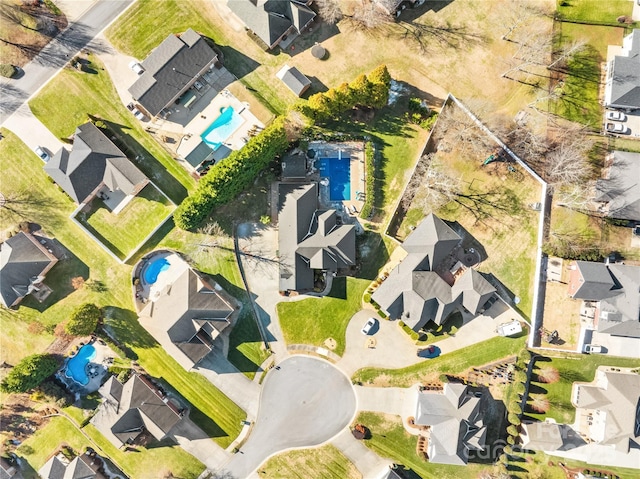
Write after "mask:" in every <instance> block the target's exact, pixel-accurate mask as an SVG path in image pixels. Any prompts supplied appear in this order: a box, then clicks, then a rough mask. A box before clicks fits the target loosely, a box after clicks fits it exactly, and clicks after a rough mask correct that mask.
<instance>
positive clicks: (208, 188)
mask: <svg viewBox="0 0 640 479" xmlns="http://www.w3.org/2000/svg"><path fill="white" fill-rule="evenodd" d="M284 121H285V120H284V118H283V117H279V118H277V119H276V120H274V121H273V123H271V124H270V125H269V126H268V127H267V128H265V129H264V130H263V131H262V132H261V133H260V134H258V135H256V136H254V137H253V138H251V139H250V140H249V141H248V142H247V144H246V145H245V146H244V148H242V149H241V150H237V151H234V152H233V153H231V155H229V156H228V157H227V158H225V159H224V160H223V161H221V162H219V163H216V164H215V165H214V166H213V168H211V169H210V170H209V173H207V174H206V175H205V176H204V177H203V178H202V179H201V180H200V183H199V184H198V188H197V189H196V191H195V192H194V193H193V194H192V195H191V196H189V197H188V198H186V199H185V200H184V201H183V202H182V204H180V206H179V207H178V208H177V209H176V211H175V214H174V217H173V218H174V221H175V223H176V226H178V228H181V229H183V230H192V229H194V228H196V227H197V226H199V225H200V224H201V223H202V221H203V220H204V219H205V218H206V217H207V216H208V215H209V213H210V212H211V210H213V209H214V208H216V207H218V206H221V205H223V204H226V203H227V202H229V201H230V200H232V199H233V198H235V197H236V196H237V195H238V194H240V193H241V192H242V191H243V190H244V189H245V188H246V187H247V186H249V185H250V184H251V183H252V182H253V180H254V179H255V177H256V175H257V174H258V173H259V172H260V171H262V170H263V169H264V168H266V167H267V166H268V165H269V163H271V161H273V160H274V159H275V158H276V157H277V156H279V155H281V154H282V153H284V152H285V150H286V149H287V147H288V146H289V140H288V139H287V135H286V131H285V127H284Z"/></svg>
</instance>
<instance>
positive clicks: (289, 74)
mask: <svg viewBox="0 0 640 479" xmlns="http://www.w3.org/2000/svg"><path fill="white" fill-rule="evenodd" d="M276 76H277V77H278V78H279V79H280V80H282V82H283V83H284V84H285V85H287V87H288V88H289V90H291V91H292V92H293V93H295V94H296V96H300V95H302V94H303V93H304V92H305V91H307V89H308V88H309V87H310V86H311V80H309V79H308V78H307V77H306V76H304V75H303V74H302V73H301V72H300V70H298V69H297V68H296V67H290V66H289V65H284V66H283V67H282V68H281V69H280V71H278V73H276Z"/></svg>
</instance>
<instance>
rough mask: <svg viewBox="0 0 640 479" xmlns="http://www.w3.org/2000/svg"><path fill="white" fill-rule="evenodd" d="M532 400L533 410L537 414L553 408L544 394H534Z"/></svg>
mask: <svg viewBox="0 0 640 479" xmlns="http://www.w3.org/2000/svg"><path fill="white" fill-rule="evenodd" d="M530 399H531V409H533V410H534V411H535V412H537V413H545V412H547V411H548V410H549V408H550V407H551V405H550V403H549V400H548V399H547V398H546V397H545V396H544V395H542V394H532V395H531V396H530Z"/></svg>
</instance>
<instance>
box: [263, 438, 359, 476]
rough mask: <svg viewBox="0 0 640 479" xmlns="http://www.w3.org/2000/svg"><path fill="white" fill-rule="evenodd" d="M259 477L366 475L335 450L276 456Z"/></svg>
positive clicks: (311, 450)
mask: <svg viewBox="0 0 640 479" xmlns="http://www.w3.org/2000/svg"><path fill="white" fill-rule="evenodd" d="M258 476H259V477H261V478H262V477H264V478H274V479H275V478H285V477H286V478H287V479H308V478H313V479H360V478H362V474H360V472H358V470H357V469H356V467H355V466H354V465H353V464H352V463H351V462H350V461H349V459H347V458H346V457H345V456H344V455H343V454H342V453H341V452H340V451H339V450H338V449H337V448H336V447H335V446H332V445H331V444H327V445H325V446H322V447H318V448H313V449H298V450H292V451H288V452H283V453H281V454H278V455H277V456H273V457H272V458H271V459H269V460H268V461H267V462H266V463H265V464H264V465H263V466H262V467H260V468H258Z"/></svg>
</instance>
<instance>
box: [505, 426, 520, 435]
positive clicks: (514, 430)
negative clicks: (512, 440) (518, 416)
mask: <svg viewBox="0 0 640 479" xmlns="http://www.w3.org/2000/svg"><path fill="white" fill-rule="evenodd" d="M507 434H509V435H510V436H517V435H518V428H517V427H515V426H514V425H513V424H511V425H509V426H507Z"/></svg>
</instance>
